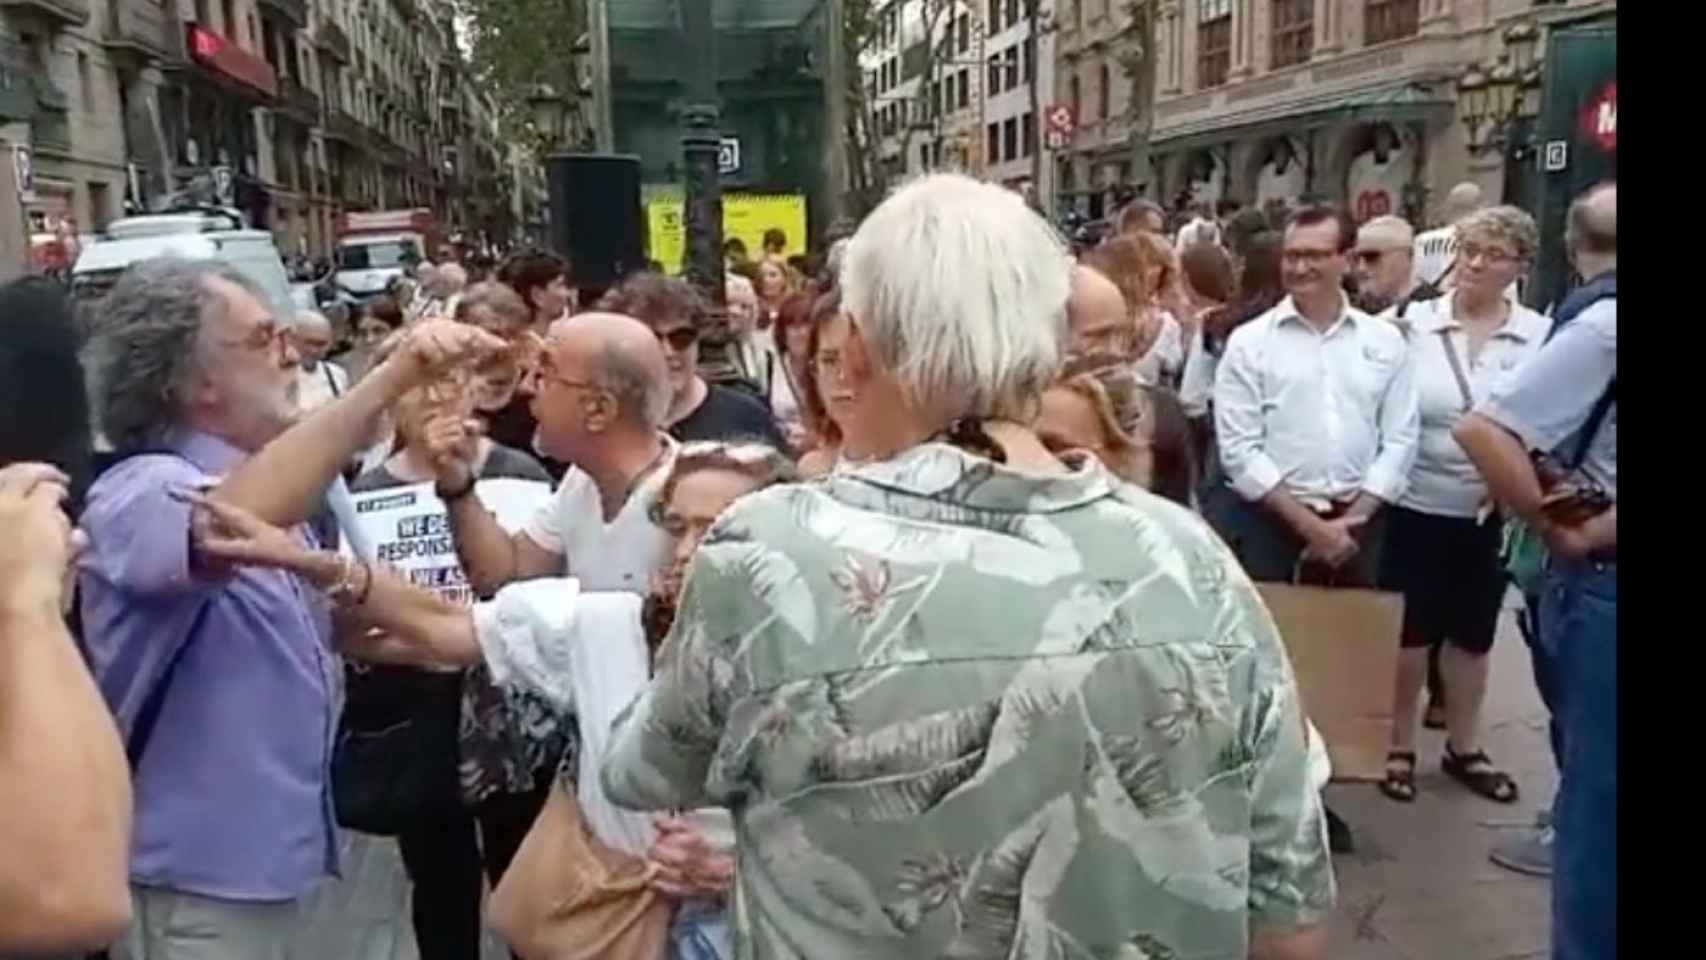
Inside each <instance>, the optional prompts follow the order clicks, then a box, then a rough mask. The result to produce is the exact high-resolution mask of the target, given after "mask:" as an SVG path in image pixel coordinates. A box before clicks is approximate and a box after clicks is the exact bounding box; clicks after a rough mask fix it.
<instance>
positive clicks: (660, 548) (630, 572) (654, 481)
mask: <svg viewBox="0 0 1706 960" xmlns="http://www.w3.org/2000/svg"><path fill="white" fill-rule="evenodd" d="M663 442H664V453H663V456H662V457H660V458H659V460H658V463H657V464H656V465H655V466H653V467H652V469H651V470H650V471H649V472H648V473H646V475H645V476H643V477H641V478H640V479H639V482H638V483H637V484H635V487H634V490H633V492H632V493H630V494H629V495H628V499H627V501H626V502H625V503H623V504H622V507H621V509H620V510H618V511H617V512H616V516H615V517H614V518H612V519H611V520H610V521H609V522H606V521H605V519H604V507H603V503H602V501H601V499H600V497H599V495H598V486H597V485H596V484H594V483H593V482H592V477H590V476H588V475H587V474H586V472H585V471H583V470H581V469H580V468H579V467H570V468H569V472H568V473H567V474H565V475H564V476H563V482H562V483H561V484H559V485H558V486H557V492H556V493H555V494H554V495H553V496H552V497H551V500H550V502H548V503H546V504H545V505H544V506H542V507H540V508H539V512H538V513H537V514H535V515H534V517H533V519H532V520H531V521H529V522H528V524H527V526H526V527H525V528H524V529H525V532H526V534H527V537H528V539H530V540H532V541H533V542H534V543H536V544H538V545H539V546H541V547H543V548H544V549H546V550H549V551H550V552H552V553H555V554H558V555H559V556H561V557H562V558H563V560H564V564H565V566H566V567H567V569H566V571H565V572H566V573H567V574H568V575H569V576H571V577H575V578H577V579H579V580H580V582H581V589H582V590H588V591H592V590H617V591H623V592H626V593H638V594H644V593H646V591H647V590H648V589H650V585H651V578H652V575H653V574H654V573H658V572H661V571H662V570H663V567H664V564H665V562H666V561H667V559H668V557H669V547H670V538H669V535H668V534H666V533H664V532H663V530H662V529H661V528H659V527H658V525H657V524H656V523H655V522H653V520H652V515H651V511H652V504H653V503H654V502H655V501H656V500H657V497H658V494H659V493H660V492H661V490H662V487H663V480H664V478H665V477H666V476H667V475H668V474H669V468H670V464H671V463H672V462H673V461H674V459H675V451H676V449H677V445H676V443H675V441H674V440H672V439H670V438H669V437H668V436H664V437H663Z"/></svg>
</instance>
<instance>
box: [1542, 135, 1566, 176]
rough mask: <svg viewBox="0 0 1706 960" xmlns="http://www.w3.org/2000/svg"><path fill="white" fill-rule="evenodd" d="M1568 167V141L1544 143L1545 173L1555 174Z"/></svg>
mask: <svg viewBox="0 0 1706 960" xmlns="http://www.w3.org/2000/svg"><path fill="white" fill-rule="evenodd" d="M1569 166H1570V141H1568V140H1548V141H1546V164H1545V168H1546V172H1547V173H1557V172H1558V171H1560V170H1564V169H1566V168H1568V167H1569Z"/></svg>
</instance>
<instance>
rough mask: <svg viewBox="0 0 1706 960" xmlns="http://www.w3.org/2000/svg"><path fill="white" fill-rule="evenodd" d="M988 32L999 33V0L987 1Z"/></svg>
mask: <svg viewBox="0 0 1706 960" xmlns="http://www.w3.org/2000/svg"><path fill="white" fill-rule="evenodd" d="M987 19H988V21H989V32H990V33H1000V32H1001V0H989V16H988V18H987Z"/></svg>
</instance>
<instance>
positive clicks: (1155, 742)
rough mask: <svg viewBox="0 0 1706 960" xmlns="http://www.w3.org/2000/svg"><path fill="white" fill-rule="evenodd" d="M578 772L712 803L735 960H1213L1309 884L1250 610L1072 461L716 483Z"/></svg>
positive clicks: (1321, 906)
mask: <svg viewBox="0 0 1706 960" xmlns="http://www.w3.org/2000/svg"><path fill="white" fill-rule="evenodd" d="M603 781H604V786H605V789H606V790H607V791H608V792H609V794H610V796H611V797H612V799H614V800H615V801H616V802H617V803H620V804H623V805H628V806H634V807H641V808H668V807H676V808H691V807H698V806H705V805H719V804H720V805H724V806H727V807H728V808H729V809H730V810H732V811H733V813H734V817H735V823H736V832H737V837H738V844H739V863H738V868H737V877H736V888H735V895H734V917H735V928H736V943H737V949H738V953H739V955H740V956H741V957H750V958H763V960H770V958H793V957H800V958H814V960H821V958H835V960H839V958H855V957H858V958H864V957H870V958H885V960H893V958H912V957H918V958H938V957H954V958H959V957H965V958H971V957H991V958H996V957H999V958H1007V957H1026V958H1031V957H1034V958H1039V960H1040V958H1119V960H1138V958H1148V960H1161V958H1211V957H1212V958H1225V960H1233V958H1240V960H1241V958H1243V957H1245V956H1246V955H1247V951H1248V944H1249V930H1250V928H1251V927H1252V926H1261V925H1266V924H1274V925H1280V926H1288V925H1295V924H1305V923H1313V922H1316V921H1319V920H1321V919H1323V918H1324V916H1325V914H1326V913H1327V912H1328V911H1330V910H1331V909H1332V907H1333V902H1334V897H1335V891H1334V884H1333V873H1332V866H1331V862H1330V860H1329V858H1328V854H1327V845H1326V829H1325V821H1324V819H1323V814H1322V811H1321V805H1320V798H1319V795H1318V794H1317V793H1316V790H1315V787H1314V785H1313V783H1312V782H1311V779H1310V776H1309V770H1308V762H1307V749H1306V747H1305V739H1304V721H1303V716H1302V713H1301V709H1300V706H1299V702H1298V697H1297V688H1296V685H1295V683H1294V682H1293V679H1292V675H1291V668H1290V665H1289V662H1288V661H1287V659H1286V656H1285V652H1284V649H1283V648H1282V647H1281V645H1280V638H1279V634H1278V632H1277V630H1276V629H1275V627H1274V624H1273V621H1272V619H1271V618H1270V617H1269V616H1268V613H1267V611H1266V609H1265V608H1264V607H1263V606H1262V603H1261V601H1260V599H1259V598H1258V597H1257V594H1256V592H1255V590H1254V589H1253V588H1252V587H1251V585H1250V582H1249V581H1248V580H1247V579H1246V578H1245V576H1244V574H1243V573H1242V572H1241V571H1240V570H1239V568H1238V565H1237V562H1236V561H1235V560H1234V559H1233V557H1232V555H1231V553H1230V552H1229V551H1228V550H1227V549H1226V548H1225V547H1224V546H1223V545H1222V544H1221V543H1220V542H1219V541H1218V540H1217V539H1216V538H1215V537H1214V535H1213V534H1212V533H1211V532H1210V531H1209V529H1208V527H1207V526H1206V525H1204V524H1203V523H1202V521H1201V520H1199V519H1198V518H1197V517H1196V516H1194V515H1192V514H1190V513H1188V512H1186V511H1184V510H1182V509H1180V508H1178V507H1175V506H1173V505H1172V504H1170V503H1167V502H1166V501H1164V500H1162V499H1160V498H1158V497H1155V496H1152V495H1150V494H1148V493H1146V492H1143V491H1140V490H1138V489H1136V488H1134V487H1131V486H1128V485H1125V484H1121V483H1119V482H1118V481H1116V480H1114V479H1112V478H1111V476H1110V475H1109V474H1108V473H1107V472H1106V471H1104V470H1103V469H1102V468H1101V467H1100V466H1099V465H1096V464H1094V462H1074V464H1073V470H1072V472H1070V473H1068V474H1063V475H1057V476H1052V477H1038V476H1031V475H1023V474H1019V473H1016V472H1013V471H1010V470H1007V469H1005V468H1002V467H1000V466H997V465H994V464H992V463H990V462H989V461H987V460H982V459H977V458H974V457H971V456H968V455H967V454H964V453H962V452H960V451H958V450H956V449H954V448H952V447H948V446H944V445H940V444H928V445H925V446H922V447H919V448H917V449H914V450H912V451H909V452H908V453H905V454H903V455H901V456H899V457H897V458H895V459H893V460H890V461H887V462H885V463H879V464H873V465H868V466H863V467H859V468H856V469H849V470H844V471H842V472H839V473H837V474H834V475H832V476H830V477H828V478H826V479H825V480H821V481H818V482H816V483H812V484H807V485H794V486H784V487H777V488H772V489H770V490H766V491H763V492H761V493H758V494H754V495H752V496H749V497H746V498H744V499H742V500H740V501H739V502H737V503H736V504H735V505H734V506H733V507H732V508H730V510H729V511H728V512H727V513H725V514H724V516H723V517H722V518H721V519H720V520H719V521H718V522H717V524H716V526H715V527H714V528H713V529H712V531H711V533H710V535H709V536H707V538H706V540H705V542H704V545H703V546H701V548H700V550H699V553H698V555H697V557H696V558H695V560H694V563H693V566H692V569H691V570H690V572H689V574H688V577H687V583H686V586H685V588H684V590H683V595H682V599H681V605H680V610H679V612H678V616H677V619H676V622H675V627H674V630H673V631H672V633H671V635H670V637H669V638H668V640H667V641H666V643H665V647H664V650H663V652H662V654H661V655H660V658H659V667H658V671H657V674H656V676H655V678H654V681H653V683H652V685H651V687H650V688H649V689H648V690H647V691H646V692H645V693H644V694H643V695H642V696H641V697H640V698H639V699H638V700H636V701H635V703H634V704H633V705H632V706H630V707H629V709H628V711H627V712H626V713H625V714H624V715H623V716H622V717H621V718H619V719H618V720H617V723H616V729H615V733H614V739H613V742H612V745H611V749H610V752H609V754H607V756H606V759H605V763H604V767H603Z"/></svg>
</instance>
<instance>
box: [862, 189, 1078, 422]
mask: <svg viewBox="0 0 1706 960" xmlns="http://www.w3.org/2000/svg"><path fill="white" fill-rule="evenodd" d="M841 288H842V298H843V299H842V304H843V307H844V309H845V310H846V311H847V313H848V314H849V315H851V316H852V318H853V320H854V322H855V323H857V324H858V326H859V330H860V333H861V335H862V336H863V337H864V338H865V340H866V342H867V343H869V344H870V345H871V349H872V352H873V353H874V354H875V357H876V359H877V361H878V362H879V363H881V364H882V365H883V366H884V367H885V368H887V369H888V370H889V371H890V372H891V373H893V374H894V376H895V377H896V379H897V380H899V382H900V384H901V387H902V388H903V389H904V390H905V391H906V394H907V397H908V399H909V400H910V401H911V402H912V404H913V405H914V406H915V407H916V408H917V411H918V412H919V413H920V414H922V415H924V416H925V417H926V418H928V420H929V421H930V422H931V423H934V424H946V423H947V422H949V421H951V420H954V419H957V418H960V417H976V418H980V419H997V418H999V419H1009V420H1018V421H1021V422H1029V420H1030V419H1031V417H1032V416H1033V415H1034V413H1035V412H1036V409H1037V405H1038V403H1039V402H1040V398H1041V397H1042V393H1043V390H1044V389H1046V388H1047V387H1048V385H1049V384H1050V383H1051V382H1053V380H1054V378H1055V374H1056V372H1057V371H1058V370H1059V367H1060V345H1061V343H1062V342H1063V341H1064V339H1065V336H1066V300H1067V297H1068V296H1069V295H1070V294H1071V292H1072V262H1071V260H1070V259H1069V258H1068V256H1067V253H1066V249H1065V247H1064V246H1063V245H1062V244H1061V242H1060V240H1059V238H1058V237H1057V235H1056V234H1055V232H1054V231H1053V230H1052V229H1050V228H1049V225H1048V224H1047V223H1046V222H1044V221H1043V219H1042V218H1041V217H1039V216H1038V215H1037V214H1036V213H1035V212H1034V211H1032V210H1031V209H1030V208H1029V207H1027V206H1026V205H1025V201H1024V199H1023V198H1022V197H1020V196H1019V195H1018V194H1017V193H1014V192H1013V191H1011V190H1008V189H1006V188H1004V187H1000V186H995V185H992V184H985V183H979V182H978V181H976V180H973V179H971V178H969V177H966V176H963V175H960V174H952V173H939V174H931V175H928V176H924V177H921V178H918V179H916V180H913V181H912V182H910V183H908V184H906V185H905V186H902V187H901V188H900V189H899V190H897V191H895V193H894V194H893V195H891V196H890V197H889V198H888V199H887V200H885V201H883V203H882V205H880V206H879V207H877V209H876V210H874V211H872V213H871V215H870V216H869V217H867V218H866V219H865V222H864V223H863V224H861V225H860V226H859V230H858V232H856V233H855V234H854V235H853V236H852V238H851V239H850V240H849V241H848V245H847V250H846V253H845V256H844V259H843V261H842V265H841Z"/></svg>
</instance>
